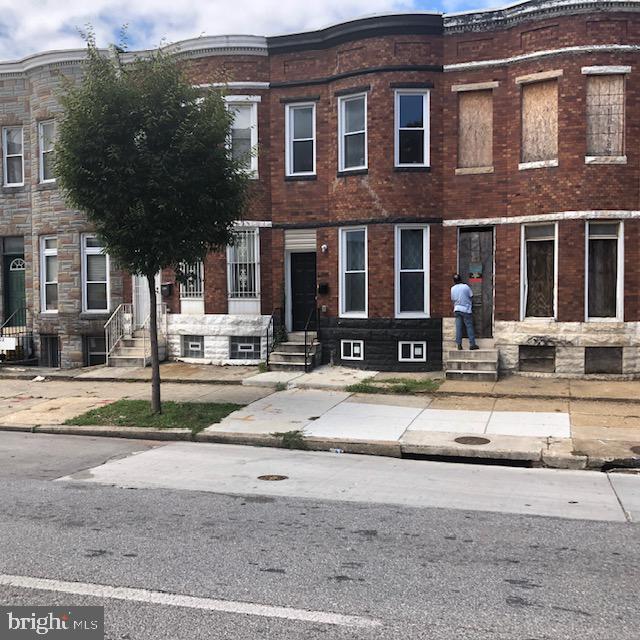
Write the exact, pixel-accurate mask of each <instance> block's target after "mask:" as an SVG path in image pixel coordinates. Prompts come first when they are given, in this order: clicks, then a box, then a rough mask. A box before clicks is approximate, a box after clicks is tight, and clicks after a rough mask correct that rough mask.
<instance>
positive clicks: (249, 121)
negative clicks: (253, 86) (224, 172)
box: [227, 96, 260, 178]
mask: <svg viewBox="0 0 640 640" xmlns="http://www.w3.org/2000/svg"><path fill="white" fill-rule="evenodd" d="M259 101H260V99H259V96H255V97H252V96H228V97H227V107H228V109H229V111H230V112H231V113H232V114H233V123H232V125H231V140H230V141H229V146H230V147H231V156H232V157H233V159H234V160H238V161H239V162H241V163H242V164H243V166H244V168H245V169H246V170H247V171H250V172H251V173H252V174H253V175H252V177H254V178H257V177H258V155H257V149H258V102H259Z"/></svg>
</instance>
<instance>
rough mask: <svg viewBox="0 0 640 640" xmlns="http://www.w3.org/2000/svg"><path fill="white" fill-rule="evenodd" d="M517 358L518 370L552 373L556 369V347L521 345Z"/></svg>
mask: <svg viewBox="0 0 640 640" xmlns="http://www.w3.org/2000/svg"><path fill="white" fill-rule="evenodd" d="M519 360H520V362H519V368H520V371H536V372H540V373H554V372H555V370H556V348H555V347H554V346H542V345H535V346H531V345H521V346H520V348H519Z"/></svg>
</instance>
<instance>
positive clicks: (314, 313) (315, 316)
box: [304, 307, 320, 373]
mask: <svg viewBox="0 0 640 640" xmlns="http://www.w3.org/2000/svg"><path fill="white" fill-rule="evenodd" d="M319 316H320V310H319V309H318V308H317V307H312V309H311V311H309V317H308V318H307V322H306V324H305V325H304V372H305V373H307V372H308V371H309V364H310V363H309V359H310V356H311V351H312V350H313V343H314V341H315V338H311V341H310V342H309V337H310V336H309V334H310V333H311V331H310V327H311V322H312V321H314V320H315V323H314V324H315V333H316V337H317V335H318V325H319V322H318V320H319Z"/></svg>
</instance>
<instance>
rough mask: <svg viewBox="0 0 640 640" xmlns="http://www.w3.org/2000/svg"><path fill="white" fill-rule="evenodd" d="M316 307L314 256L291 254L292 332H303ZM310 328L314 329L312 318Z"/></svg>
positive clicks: (312, 254)
mask: <svg viewBox="0 0 640 640" xmlns="http://www.w3.org/2000/svg"><path fill="white" fill-rule="evenodd" d="M315 306H316V254H315V252H308V253H292V254H291V324H292V329H293V331H304V328H305V325H306V323H307V320H308V318H309V314H310V313H311V312H312V310H313V309H315ZM310 328H312V329H315V328H316V326H315V321H314V319H313V318H312V321H311V324H310Z"/></svg>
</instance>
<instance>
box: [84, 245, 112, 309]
mask: <svg viewBox="0 0 640 640" xmlns="http://www.w3.org/2000/svg"><path fill="white" fill-rule="evenodd" d="M82 277H83V284H84V286H83V307H84V311H100V312H104V311H109V256H107V254H106V253H105V252H104V247H103V246H102V243H101V242H100V241H99V240H98V238H97V237H96V236H83V238H82Z"/></svg>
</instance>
